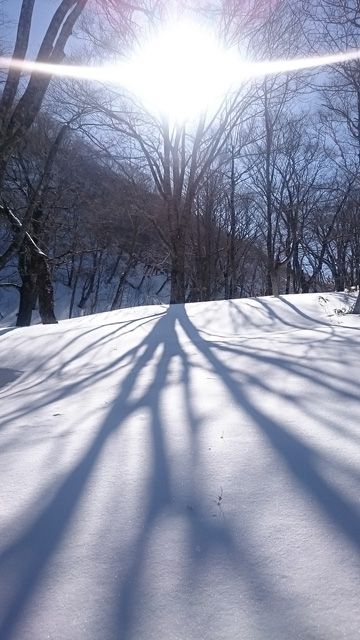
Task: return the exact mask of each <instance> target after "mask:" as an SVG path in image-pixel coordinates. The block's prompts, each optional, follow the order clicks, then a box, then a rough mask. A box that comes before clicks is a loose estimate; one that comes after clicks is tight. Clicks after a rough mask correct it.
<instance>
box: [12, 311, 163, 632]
mask: <svg viewBox="0 0 360 640" xmlns="http://www.w3.org/2000/svg"><path fill="white" fill-rule="evenodd" d="M169 321H170V322H173V319H172V318H169V317H168V316H164V317H162V318H161V319H160V320H158V322H157V324H156V325H155V326H154V327H153V328H152V330H151V331H150V333H149V334H148V335H147V336H146V337H145V338H144V340H143V341H142V342H141V343H139V344H138V346H137V348H136V350H134V351H136V352H137V353H138V354H141V355H139V357H138V359H137V360H136V362H135V364H134V366H133V367H132V369H131V370H130V372H129V375H128V376H127V377H126V379H125V381H124V382H123V385H122V388H121V390H120V393H119V396H118V398H117V399H116V401H115V402H114V405H113V407H112V409H111V410H110V412H109V414H108V416H107V418H106V420H105V422H104V424H103V425H102V427H101V428H100V430H99V432H98V433H97V435H96V437H95V438H94V440H93V442H92V443H91V445H90V446H89V448H88V450H87V452H86V453H85V454H84V455H83V457H82V458H81V460H80V461H79V462H78V463H77V464H76V465H75V467H74V468H73V470H72V471H71V473H69V474H68V476H67V477H66V478H65V480H64V481H63V482H62V483H61V484H60V486H59V487H58V488H57V489H56V490H55V492H54V496H53V498H51V500H50V501H49V500H48V495H49V488H47V489H46V491H45V492H44V494H43V495H42V496H40V497H39V498H38V501H37V504H36V505H33V506H32V507H31V508H30V509H29V510H28V512H29V513H34V512H35V513H38V512H39V511H40V514H39V515H38V516H37V517H36V518H35V520H34V521H33V522H32V523H31V524H29V525H28V527H27V528H26V530H25V531H24V532H23V534H22V535H21V537H20V538H19V539H18V540H16V541H15V542H14V543H12V544H10V545H9V546H8V547H7V548H6V549H5V550H4V551H3V552H2V553H1V555H0V576H3V580H8V581H9V583H10V584H12V583H14V584H15V586H14V593H13V595H12V597H11V596H10V601H9V602H8V603H7V604H5V608H4V602H3V605H2V606H3V619H2V621H1V623H0V638H1V640H7V639H9V638H10V636H11V634H12V632H13V629H14V627H15V626H16V624H17V622H18V621H19V620H20V619H21V616H22V612H23V611H24V608H25V607H26V605H27V603H28V601H29V599H30V598H31V596H32V594H33V592H34V590H35V589H36V587H37V585H38V583H39V581H40V580H41V577H42V575H43V572H44V570H45V568H46V567H47V565H48V563H49V561H50V558H51V557H52V555H53V554H54V553H55V551H56V549H57V548H58V546H59V544H60V542H61V540H62V538H63V536H64V533H65V531H66V529H67V527H68V526H69V524H70V522H71V519H72V517H73V515H74V513H75V510H76V507H77V505H78V504H79V500H80V498H81V496H82V494H83V492H84V489H85V486H86V484H87V481H88V479H89V477H90V475H91V472H92V470H93V468H94V465H95V463H96V462H97V460H98V458H99V455H100V453H101V451H102V449H103V447H104V445H105V443H106V441H107V439H108V437H109V435H110V434H111V433H113V432H114V431H115V430H118V429H120V427H121V425H122V424H123V423H124V420H126V418H128V417H129V415H131V414H132V413H133V412H134V411H136V410H137V409H138V408H139V407H141V406H143V405H146V406H149V407H150V409H151V410H152V412H153V416H152V433H153V440H154V452H155V453H154V458H155V459H154V468H157V469H159V470H161V483H160V482H158V481H157V479H156V477H155V478H154V484H153V495H154V505H153V509H154V510H156V509H157V508H158V505H159V504H163V503H164V502H166V500H167V499H168V494H169V488H168V480H167V475H168V474H167V472H166V462H165V452H164V445H163V441H162V434H161V429H160V423H159V416H158V410H157V402H154V398H156V397H157V395H158V394H160V392H161V389H162V386H163V384H164V381H165V378H166V364H167V360H166V361H165V362H163V363H162V364H161V366H159V367H158V372H157V376H156V378H155V380H154V383H153V385H152V388H151V393H150V392H149V393H148V394H146V395H145V396H144V397H143V398H140V399H139V400H138V401H135V402H132V401H131V400H130V394H131V392H132V391H133V389H134V387H135V385H136V381H137V377H138V375H139V373H140V372H141V370H142V369H143V367H144V366H145V365H146V364H147V363H148V362H149V361H150V360H151V359H152V358H153V357H154V354H155V352H156V351H157V350H158V349H159V348H161V347H163V344H164V338H165V336H166V335H168V334H169V326H168V325H169ZM170 329H171V328H170ZM170 333H171V330H170ZM142 351H143V353H142ZM134 355H135V353H134ZM44 504H45V505H46V506H45V507H44V506H43V505H44ZM9 591H10V590H9V589H7V590H6V593H7V594H8V593H9ZM2 593H5V586H4V587H3V589H2Z"/></svg>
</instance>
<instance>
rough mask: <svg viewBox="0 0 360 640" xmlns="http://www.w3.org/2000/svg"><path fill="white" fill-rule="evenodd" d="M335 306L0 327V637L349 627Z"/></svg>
mask: <svg viewBox="0 0 360 640" xmlns="http://www.w3.org/2000/svg"><path fill="white" fill-rule="evenodd" d="M349 306H350V301H349V299H348V297H347V296H346V295H345V294H326V295H324V296H319V295H318V294H307V295H302V296H284V297H281V298H280V299H274V298H258V299H247V300H236V301H221V302H212V303H199V304H193V305H186V306H185V307H184V306H181V305H176V306H172V307H170V308H168V307H165V306H157V307H138V308H134V309H125V310H120V311H115V312H112V313H104V314H99V315H96V316H87V317H84V318H77V319H74V320H66V321H62V322H60V323H59V324H58V325H52V326H41V325H35V326H32V327H29V328H25V329H13V328H2V329H0V353H1V361H0V387H1V388H0V423H1V428H0V484H1V500H0V638H1V640H45V639H48V638H50V639H52V640H75V639H76V640H293V639H295V638H301V639H304V640H312V639H314V640H339V639H341V638H345V639H348V640H354V639H356V638H360V607H359V601H360V493H359V487H360V422H359V406H360V367H359V340H360V333H359V332H360V317H359V316H353V315H338V314H337V313H336V312H335V309H336V310H338V309H343V308H348V307H349Z"/></svg>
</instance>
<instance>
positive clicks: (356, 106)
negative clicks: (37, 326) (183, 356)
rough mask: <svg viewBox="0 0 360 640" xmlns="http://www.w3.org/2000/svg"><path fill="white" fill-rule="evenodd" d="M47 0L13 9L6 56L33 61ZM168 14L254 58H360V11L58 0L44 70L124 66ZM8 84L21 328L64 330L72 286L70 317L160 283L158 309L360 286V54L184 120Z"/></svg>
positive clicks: (58, 86)
mask: <svg viewBox="0 0 360 640" xmlns="http://www.w3.org/2000/svg"><path fill="white" fill-rule="evenodd" d="M40 1H41V0H22V2H19V17H18V22H17V24H16V25H14V24H13V23H11V22H10V18H9V16H8V15H7V11H6V9H7V2H2V4H1V5H0V7H1V16H2V17H1V23H0V30H1V31H2V34H3V39H2V42H3V44H2V49H1V52H0V53H1V55H3V56H8V57H12V58H13V59H16V60H17V61H19V60H20V61H22V60H25V59H26V58H29V57H30V58H31V57H33V58H35V57H36V56H32V55H31V54H29V53H28V51H30V52H31V51H32V49H33V46H34V45H33V42H34V36H33V35H32V34H33V33H35V34H37V39H39V38H40V36H39V34H38V32H37V25H36V24H34V22H33V21H32V16H33V12H34V7H35V5H36V2H40ZM170 4H173V5H174V6H175V5H176V7H177V10H178V11H180V10H181V11H183V12H186V11H191V14H192V16H195V17H196V14H197V12H198V13H199V16H198V18H199V20H200V19H201V20H204V19H207V20H211V24H212V28H213V30H214V32H215V33H217V35H218V38H219V39H221V41H222V42H223V43H224V44H225V45H226V46H231V47H235V48H238V49H239V51H241V55H242V56H243V57H246V59H248V60H252V61H254V62H261V61H269V60H270V61H271V60H283V59H285V60H288V59H296V58H304V57H312V56H320V55H324V54H327V53H333V54H334V53H339V52H344V51H352V50H357V49H360V3H359V2H357V0H336V1H335V0H320V1H317V2H315V0H314V1H313V0H300V1H299V0H297V1H295V0H281V1H278V2H272V3H271V2H270V3H269V2H266V3H264V2H263V0H253V1H252V2H251V1H250V2H244V3H242V2H233V1H232V0H222V1H221V2H220V3H219V2H216V3H215V2H214V3H211V2H210V3H208V4H207V5H206V8H205V5H204V4H203V3H190V2H181V3H176V2H175V0H174V2H173V3H165V2H162V0H135V2H134V3H126V2H123V1H122V0H121V1H120V0H102V1H101V2H100V1H97V0H61V1H60V0H57V1H56V2H54V3H53V5H54V12H53V18H52V19H51V21H50V23H49V25H48V29H47V31H46V33H45V34H41V38H40V39H41V40H42V41H41V44H40V46H39V47H38V53H37V57H36V59H37V60H38V61H39V62H46V63H51V64H55V65H57V64H60V63H64V62H65V63H67V64H72V63H76V64H77V65H80V64H83V65H85V64H92V65H96V64H104V63H105V62H107V61H112V62H113V61H114V60H117V59H118V60H120V59H122V58H126V57H127V56H129V52H131V50H132V48H133V47H135V46H138V45H139V42H141V38H142V37H144V34H146V33H147V32H148V30H149V29H155V30H156V28H157V26H158V25H159V24H162V23H163V22H164V21H165V20H166V19H167V15H168V12H169V6H170ZM180 5H181V7H180ZM201 12H202V13H201ZM35 40H36V38H35ZM184 47H186V43H184ZM166 82H167V78H166V77H164V83H165V85H166ZM0 83H1V91H2V94H1V98H0V189H1V194H0V198H1V200H0V294H1V295H0V312H1V299H2V297H1V296H2V295H3V294H4V292H5V291H10V290H12V291H15V290H16V293H17V296H18V303H19V307H18V315H17V325H18V326H25V325H28V324H30V322H31V318H32V312H33V310H34V309H35V308H37V309H38V311H39V313H40V317H41V320H42V322H43V323H52V322H56V308H55V307H54V286H57V285H58V284H59V283H61V285H62V286H63V287H66V288H68V290H69V308H68V312H69V313H68V315H69V317H71V316H72V315H75V308H76V309H79V308H80V309H85V310H86V312H94V311H98V310H106V309H116V308H119V307H121V306H122V305H124V304H126V303H127V300H126V298H125V292H126V291H127V290H129V287H130V288H132V289H135V288H137V289H138V290H139V291H140V290H141V287H143V289H144V287H145V284H144V283H145V280H146V279H147V280H146V282H148V283H149V282H150V281H151V282H155V281H154V277H156V282H155V285H154V286H153V288H152V289H151V292H150V291H149V295H148V297H147V298H146V300H147V301H148V302H151V301H156V300H159V299H160V298H161V296H162V295H163V294H166V295H165V297H163V298H161V299H162V300H166V301H168V302H170V303H183V302H193V301H202V300H212V299H221V298H238V297H245V296H259V295H281V294H285V293H307V292H316V291H319V292H322V291H326V290H344V288H351V287H354V288H356V287H357V286H358V285H359V283H360V223H359V220H360V215H359V209H360V184H359V168H360V61H359V60H358V59H354V60H352V61H347V62H338V63H336V64H332V65H331V66H330V65H329V66H322V67H318V68H316V67H314V68H311V69H310V70H309V69H307V70H306V69H302V70H301V69H300V70H299V69H298V70H293V71H286V72H282V73H280V72H279V73H277V74H274V73H271V74H269V73H268V74H267V75H264V76H262V77H260V76H259V77H256V78H244V79H243V80H241V79H239V82H237V85H236V89H233V90H232V91H231V92H229V93H228V94H226V95H225V96H224V97H223V99H222V100H221V102H219V104H218V106H217V109H216V110H215V111H210V110H209V111H203V112H202V113H201V114H200V115H199V116H198V118H192V119H191V120H188V121H183V122H175V123H173V122H171V121H170V120H169V118H168V117H167V115H166V114H164V113H160V112H159V113H156V112H155V111H151V110H149V109H147V108H146V107H145V106H144V104H143V103H142V102H141V100H139V99H137V98H136V96H134V95H133V94H131V93H130V92H127V91H126V90H125V89H124V88H123V87H122V86H121V85H120V84H119V85H116V84H111V83H107V82H100V81H99V80H96V81H95V80H93V81H92V80H81V79H73V78H61V77H57V76H55V75H52V74H51V73H46V74H39V73H37V72H36V70H33V71H32V72H31V73H30V72H25V71H22V70H21V67H20V66H16V67H10V68H6V65H4V66H3V68H2V70H1V72H0ZM134 273H136V274H137V280H136V282H135V280H134V278H133V274H134Z"/></svg>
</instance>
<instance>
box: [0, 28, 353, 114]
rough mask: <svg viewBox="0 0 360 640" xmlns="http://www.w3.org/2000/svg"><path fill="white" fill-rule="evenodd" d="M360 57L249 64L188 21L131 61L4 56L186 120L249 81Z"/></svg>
mask: <svg viewBox="0 0 360 640" xmlns="http://www.w3.org/2000/svg"><path fill="white" fill-rule="evenodd" d="M184 42H186V46H184ZM359 58H360V50H354V51H348V52H345V53H341V52H340V53H336V54H330V55H322V56H312V57H309V58H295V59H292V60H267V61H263V62H250V61H244V60H242V59H241V58H240V56H239V55H238V54H235V53H234V50H224V49H222V48H221V46H220V44H219V43H218V42H217V41H216V40H215V38H214V37H212V36H211V35H210V34H209V32H208V31H206V30H204V29H202V28H200V27H198V26H197V25H196V24H190V23H186V22H184V23H180V24H177V25H173V26H171V25H170V26H168V27H167V28H166V29H164V30H163V31H162V33H161V34H160V35H159V34H158V36H157V38H156V39H153V40H151V41H149V42H148V43H147V44H146V45H145V46H144V47H143V48H142V49H141V51H139V52H138V53H137V54H136V55H134V56H133V58H132V59H130V60H129V61H126V62H125V61H124V62H119V63H117V64H112V65H104V66H80V65H64V64H46V63H41V62H33V61H28V60H25V61H24V60H14V59H12V58H11V57H8V58H6V57H1V58H0V67H2V68H16V69H20V70H21V71H22V72H23V73H29V74H31V73H33V72H36V73H42V74H50V75H53V76H61V77H67V78H78V79H86V80H91V81H98V82H102V83H109V84H117V85H120V86H122V87H123V88H125V89H126V90H127V91H130V92H131V93H132V94H135V95H136V96H138V98H139V99H140V100H141V101H142V102H143V103H144V104H145V106H146V107H149V108H150V109H155V110H156V111H161V112H162V113H164V114H166V115H168V116H169V117H170V118H172V119H174V120H185V119H189V118H192V117H194V116H196V115H197V114H198V113H199V112H200V111H201V110H203V109H207V108H209V107H210V106H211V105H212V104H213V103H214V102H215V101H217V100H218V99H219V98H222V97H223V96H224V95H226V94H227V93H228V92H230V91H236V90H237V89H238V88H239V87H240V86H241V84H242V83H243V82H244V81H245V80H249V79H251V78H257V77H261V76H266V75H274V74H279V73H286V72H289V71H298V70H302V69H311V68H316V67H324V66H328V65H333V64H339V63H344V62H349V61H351V60H356V59H359Z"/></svg>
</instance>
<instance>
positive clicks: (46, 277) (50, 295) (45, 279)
mask: <svg viewBox="0 0 360 640" xmlns="http://www.w3.org/2000/svg"><path fill="white" fill-rule="evenodd" d="M36 272H37V281H36V289H37V292H38V296H39V313H40V318H41V322H42V323H43V324H57V319H56V317H55V313H54V289H53V286H52V282H51V274H50V270H49V265H48V263H47V260H46V258H45V256H41V255H38V256H36Z"/></svg>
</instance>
